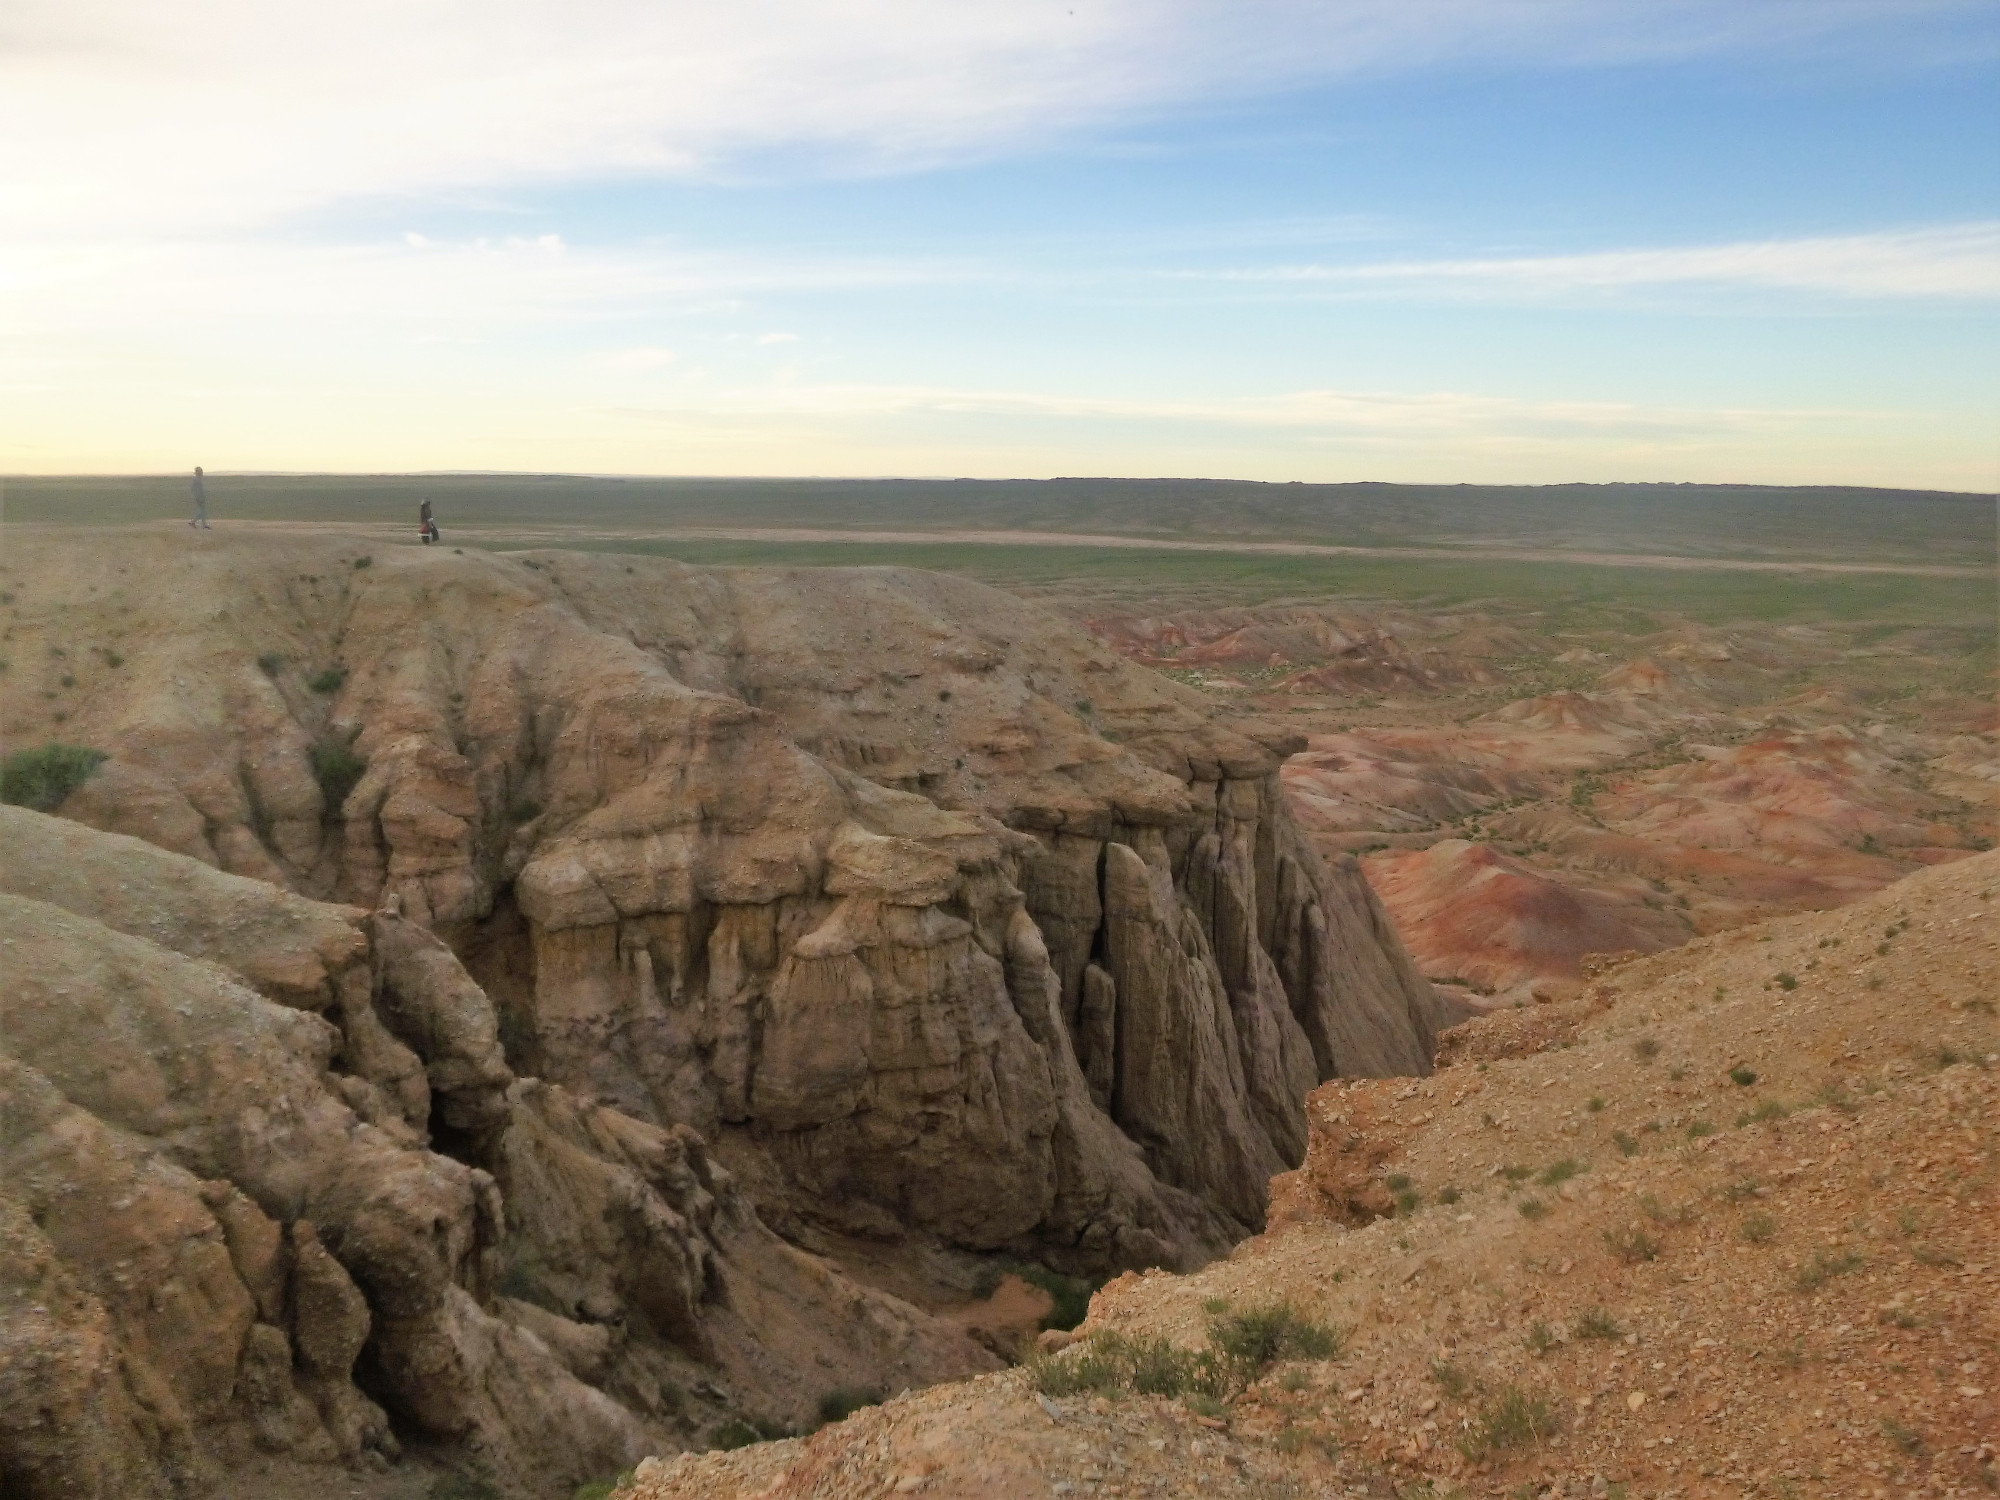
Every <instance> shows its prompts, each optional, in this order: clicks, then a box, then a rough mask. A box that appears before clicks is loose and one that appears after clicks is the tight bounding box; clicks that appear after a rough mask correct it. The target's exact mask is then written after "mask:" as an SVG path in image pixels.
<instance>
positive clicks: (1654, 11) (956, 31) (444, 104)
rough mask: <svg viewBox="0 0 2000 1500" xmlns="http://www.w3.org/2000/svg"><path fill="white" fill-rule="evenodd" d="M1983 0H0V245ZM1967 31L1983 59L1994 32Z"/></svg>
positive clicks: (1098, 114)
mask: <svg viewBox="0 0 2000 1500" xmlns="http://www.w3.org/2000/svg"><path fill="white" fill-rule="evenodd" d="M1982 15H1987V16H1989V17H1990V10H1989V9H1988V8H1986V7H1984V6H1983V5H1982V4H1981V3H1980V0H1759V3H1757V4H1754V5H1745V4H1742V3H1741V0H1242V3H1238V4H1232V5H1215V4H1212V3H1206V0H1090V3H1079V0H1011V3H1009V4H1004V5H998V4H988V5H939V4H936V3H934V0H840V3H831V4H830V3H825V0H735V3H732V4H727V5H716V4H710V3H705V0H704V3H699V4H697V3H695V0H429V3H426V4H423V5H412V4H409V3H408V0H347V3H344V4H342V5H339V6H333V7H329V6H311V5H273V4H270V3H268V0H201V3H198V4H190V5H181V6H162V5H160V4H158V3H156V0H11V3H10V5H9V6H8V8H7V15H6V18H5V21H4V23H0V223H5V224H6V225H8V226H9V228H10V230H11V232H12V233H13V234H14V235H16V236H17V237H18V236H19V235H22V234H27V233H37V234H65V233H75V232H85V231H87V232H97V233H108V232H113V231H117V232H124V233H158V232H160V231H161V230H163V229H168V230H171V229H191V228H200V227H215V226H221V225H246V224H259V223H266V222H269V221H271V220H272V219H273V218H275V217H280V216H283V215H285V214H288V213H292V212H295V211H298V210H303V209H310V208H313V207H316V206H319V205H324V204H326V203H329V202H334V201H338V200H341V199H346V198H354V197H359V196H367V195H376V196H379V195H397V194H420V193H434V192H439V191H445V190H467V189H482V188H501V189H505V188H507V187H510V186H515V185H525V184H535V183H547V182H552V181H571V180H577V179H580V178H587V179H603V178H607V177H629V176H634V175H683V176H684V175H701V174H711V175H712V174H717V173H721V174H728V173H732V172H742V171H746V170H758V169H759V168H760V164H764V165H768V164H769V163H770V160H771V155H772V153H780V154H782V155H784V156H785V158H786V159H787V160H788V161H789V162H791V163H792V166H793V169H795V170H796V169H798V167H799V165H800V163H804V162H810V163H816V164H817V166H818V167H819V168H822V169H830V170H839V171H856V170H861V171H868V170H899V169H907V168H915V167H922V166H927V165H934V164H937V163H940V162H950V161H958V160H964V159H967V158H975V157H980V156H985V155H991V154H993V153H995V152H1003V151H1007V150H1012V149H1016V148H1019V147H1022V146H1031V145H1035V144H1040V143H1047V142H1049V141H1052V140H1058V139H1061V138H1063V137H1064V136H1065V135H1066V134H1070V133H1074V132H1076V131H1078V130H1086V129H1094V128H1099V127H1103V126H1107V125H1117V124H1121V123H1124V122H1127V121H1130V120H1134V119H1143V118H1145V117H1147V116H1148V115H1150V114H1152V113H1154V112H1157V111H1159V110H1162V109H1167V108H1172V107H1176V106H1180V105H1185V104H1187V103H1190V102H1200V101H1205V100H1212V99H1219V98H1228V97H1234V96H1240V95H1245V94H1250V93H1269V92H1272V91H1275V90H1284V89H1289V88H1298V87H1302V86H1307V85H1311V84H1314V83H1318V82H1324V81H1328V80H1333V79H1338V78H1341V77H1344V76H1351V75H1354V74H1357V73H1362V72H1371V71H1373V72H1379V71H1382V70H1392V69H1407V68H1414V67H1427V66H1435V65H1439V64H1446V63H1451V62H1454V61H1459V60H1466V59H1476V60H1495V59H1499V60H1505V61H1508V62H1512V63H1520V64H1526V65H1530V66H1536V67H1566V66H1579V65H1592V64H1601V63H1617V62H1629V61H1632V60H1635V59H1648V58H1661V57H1679V56H1688V55H1693V54H1700V53H1710V52H1743V51H1746V50H1755V49H1760V48H1764V49H1768V48H1772V47H1778V46H1785V47H1797V46H1799V45H1802V44H1813V43H1820V44H1831V43H1834V42H1838V41H1840V40H1841V39H1846V42H1847V43H1848V44H1850V45H1855V44H1858V45H1865V46H1867V47H1869V48H1871V49H1874V50H1877V51H1881V52H1884V53H1888V52H1896V51H1908V50H1909V49H1911V48H1912V47H1922V46H1924V45H1927V44H1928V39H1929V36H1930V33H1929V32H1927V30H1926V27H1925V25H1924V23H1925V22H1926V21H1927V20H1930V21H1941V22H1942V23H1944V24H1945V25H1946V26H1947V27H1949V28H1953V35H1954V36H1956V37H1958V39H1959V40H1960V41H1961V43H1962V42H1963V34H1964V33H1965V32H1966V31H1967V29H1968V28H1970V29H1972V30H1979V29H1980V27H1981V26H1982V24H1983V23H1982V22H1981V21H1980V17H1981V16H1982ZM1992 31H1993V27H1992V26H1991V25H1990V24H1985V25H1984V31H1983V32H1982V33H1981V34H1982V35H1985V38H1986V44H1987V45H1990V44H1991V42H1992V40H1993V38H1992V36H1991V34H1990V33H1991V32H1992Z"/></svg>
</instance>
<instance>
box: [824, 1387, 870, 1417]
mask: <svg viewBox="0 0 2000 1500" xmlns="http://www.w3.org/2000/svg"><path fill="white" fill-rule="evenodd" d="M881 1404H882V1393H881V1392H880V1391H875V1390H865V1389H863V1388H861V1387H859V1386H843V1387H841V1388H840V1389H839V1390H833V1391H828V1392H827V1393H826V1394H825V1395H824V1396H822V1397H820V1398H819V1419H820V1421H822V1422H845V1421H846V1420H847V1419H848V1418H849V1417H851V1416H853V1415H854V1414H855V1413H856V1412H858V1411H863V1410H865V1409H866V1408H868V1407H871V1406H880V1405H881Z"/></svg>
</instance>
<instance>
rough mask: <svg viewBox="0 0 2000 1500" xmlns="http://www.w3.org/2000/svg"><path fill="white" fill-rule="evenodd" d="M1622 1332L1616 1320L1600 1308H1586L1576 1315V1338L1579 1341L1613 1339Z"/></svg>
mask: <svg viewBox="0 0 2000 1500" xmlns="http://www.w3.org/2000/svg"><path fill="white" fill-rule="evenodd" d="M1624 1332H1625V1330H1624V1329H1622V1328H1620V1327H1619V1326H1618V1320H1617V1319H1616V1318H1614V1317H1612V1316H1611V1314H1610V1312H1609V1311H1607V1310H1606V1309H1604V1308H1602V1307H1586V1308H1585V1309H1584V1310H1583V1311H1582V1312H1580V1313H1578V1314H1577V1317H1576V1336H1577V1337H1578V1338H1580V1339H1615V1338H1617V1337H1619V1336H1620V1335H1621V1334H1623V1333H1624Z"/></svg>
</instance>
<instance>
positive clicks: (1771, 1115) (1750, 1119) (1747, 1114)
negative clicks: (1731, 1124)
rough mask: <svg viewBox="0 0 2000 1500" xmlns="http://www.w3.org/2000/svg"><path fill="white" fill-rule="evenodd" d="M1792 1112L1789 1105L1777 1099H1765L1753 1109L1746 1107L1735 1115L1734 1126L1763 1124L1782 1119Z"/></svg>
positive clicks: (1740, 1127) (1739, 1128)
mask: <svg viewBox="0 0 2000 1500" xmlns="http://www.w3.org/2000/svg"><path fill="white" fill-rule="evenodd" d="M1791 1112H1792V1110H1791V1106H1790V1105H1788V1104H1786V1103H1784V1102H1783V1101H1782V1100H1779V1099H1766V1100H1765V1101H1764V1102H1763V1103H1762V1104H1760V1105H1758V1106H1757V1107H1756V1108H1755V1109H1746V1110H1745V1111H1743V1113H1742V1114H1740V1115H1738V1116H1737V1117H1736V1128H1737V1129H1738V1130H1741V1129H1742V1128H1743V1127H1744V1126H1746V1125H1763V1124H1767V1123H1768V1122H1770V1121H1772V1120H1782V1119H1784V1118H1785V1116H1786V1115H1788V1114H1790V1113H1791Z"/></svg>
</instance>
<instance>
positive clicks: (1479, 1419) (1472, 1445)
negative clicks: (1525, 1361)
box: [1458, 1385, 1556, 1463]
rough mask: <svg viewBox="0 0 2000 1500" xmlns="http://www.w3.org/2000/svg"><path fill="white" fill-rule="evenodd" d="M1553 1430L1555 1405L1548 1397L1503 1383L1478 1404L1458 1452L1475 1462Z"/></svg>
mask: <svg viewBox="0 0 2000 1500" xmlns="http://www.w3.org/2000/svg"><path fill="white" fill-rule="evenodd" d="M1555 1430H1556V1414H1555V1408H1553V1407H1552V1406H1550V1405H1549V1402H1548V1398H1547V1397H1545V1396H1541V1395H1538V1394H1533V1393H1530V1392H1528V1391H1524V1390H1522V1389H1521V1388H1520V1387H1519V1386H1517V1385H1508V1386H1502V1387H1501V1388H1500V1391H1499V1394H1498V1395H1496V1396H1495V1397H1494V1399H1493V1401H1492V1402H1491V1403H1490V1404H1489V1405H1487V1406H1484V1407H1481V1408H1480V1410H1479V1414H1478V1415H1477V1416H1476V1417H1474V1418H1473V1421H1472V1428H1471V1430H1470V1431H1469V1432H1467V1433H1466V1435H1465V1436H1464V1437H1463V1438H1461V1439H1460V1440H1459V1444H1458V1448H1459V1452H1461V1453H1463V1454H1464V1455H1465V1456H1466V1457H1467V1458H1468V1459H1470V1460H1471V1461H1472V1462H1474V1463H1478V1462H1480V1461H1481V1460H1482V1459H1484V1458H1486V1457H1487V1456H1488V1455H1489V1454H1492V1453H1498V1452H1501V1451H1502V1450H1504V1449H1508V1448H1524V1447H1526V1446H1527V1445H1528V1444H1530V1443H1539V1442H1541V1441H1542V1439H1543V1438H1545V1437H1548V1436H1549V1435H1551V1434H1552V1433H1553V1432H1555Z"/></svg>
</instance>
